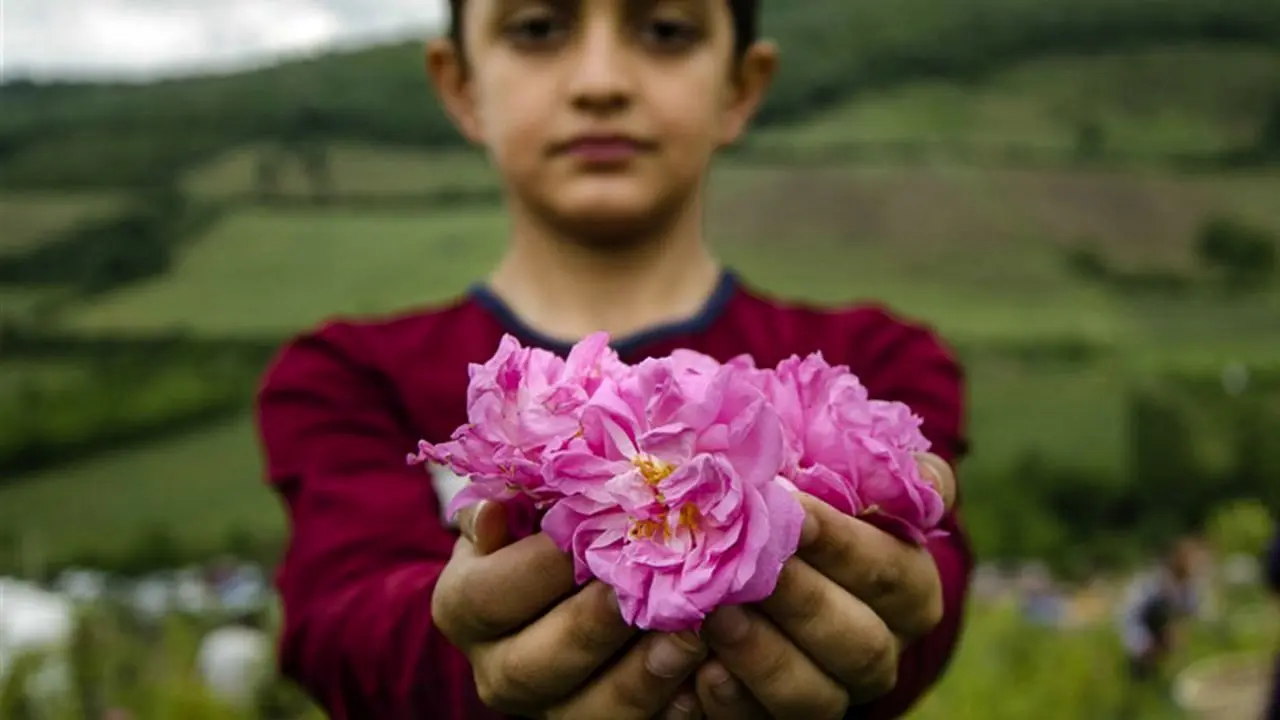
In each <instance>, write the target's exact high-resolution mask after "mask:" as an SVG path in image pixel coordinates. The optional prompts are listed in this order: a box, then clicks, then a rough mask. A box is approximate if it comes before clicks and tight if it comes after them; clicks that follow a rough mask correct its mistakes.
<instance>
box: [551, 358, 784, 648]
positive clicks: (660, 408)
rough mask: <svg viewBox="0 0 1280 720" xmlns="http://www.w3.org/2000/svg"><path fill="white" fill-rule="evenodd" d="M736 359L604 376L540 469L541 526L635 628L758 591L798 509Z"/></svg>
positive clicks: (768, 579)
mask: <svg viewBox="0 0 1280 720" xmlns="http://www.w3.org/2000/svg"><path fill="white" fill-rule="evenodd" d="M742 372H743V368H742V367H741V366H734V365H726V366H716V367H712V366H711V365H709V364H706V363H703V362H702V361H701V360H699V359H698V358H697V357H694V356H692V355H684V356H682V357H680V358H677V359H672V358H666V359H663V360H648V361H645V362H644V363H642V364H640V365H639V366H637V367H636V368H635V369H634V372H633V373H631V374H630V375H626V376H623V377H621V378H616V379H615V378H610V379H607V380H606V381H605V382H604V383H603V384H602V385H601V386H600V388H599V389H598V391H597V392H596V394H595V395H594V396H593V397H592V398H591V400H590V401H588V403H587V405H586V407H585V408H584V412H583V419H582V427H583V433H582V437H581V438H579V439H576V440H574V441H573V442H571V443H570V444H569V445H568V446H567V447H566V448H565V449H563V450H560V451H557V452H555V453H552V454H551V455H550V456H549V462H548V465H547V473H546V478H545V482H546V484H547V485H548V486H551V487H555V488H556V489H557V490H558V491H559V492H560V493H561V494H562V495H563V496H564V497H563V499H561V500H559V501H558V502H557V503H556V504H555V505H554V506H553V507H552V508H551V509H550V510H549V511H548V513H547V515H546V516H545V517H544V518H543V523H542V528H543V530H544V531H545V532H547V534H548V535H549V536H551V538H552V539H553V540H555V541H556V543H557V545H559V546H560V547H561V548H562V549H563V550H565V551H567V552H571V553H572V554H573V556H574V561H575V567H576V572H577V579H578V581H579V582H585V581H587V580H588V579H590V578H592V577H596V578H599V579H600V580H602V581H604V582H606V583H608V584H609V585H611V586H612V587H613V588H614V589H615V590H616V592H617V595H618V601H619V605H620V606H621V609H622V613H623V617H624V618H625V619H626V620H627V621H628V622H629V623H632V624H634V625H636V626H637V627H640V628H644V629H652V630H662V631H678V630H684V629H691V628H697V627H699V625H700V624H701V622H702V619H703V618H704V617H705V616H706V614H707V613H708V612H710V611H711V610H713V609H714V608H715V607H717V606H719V605H723V604H738V603H748V602H755V601H758V600H761V599H763V598H765V597H767V596H768V595H769V594H770V593H772V592H773V589H774V587H775V585H776V583H777V578H778V573H779V572H781V569H782V564H783V562H785V561H786V559H787V558H788V557H790V556H791V555H792V554H794V552H795V550H796V546H797V544H798V543H799V538H800V525H801V523H802V522H803V520H804V511H803V509H802V508H801V506H800V504H799V502H798V501H797V500H796V499H795V497H794V496H793V495H792V494H791V492H790V491H789V490H788V489H787V488H786V487H785V486H784V485H782V484H781V483H779V482H776V478H777V475H778V472H779V470H780V469H781V467H782V462H783V455H782V451H783V436H782V426H781V423H780V421H779V419H778V417H777V414H776V413H774V412H773V410H772V409H771V408H770V407H769V406H768V403H767V401H766V399H765V397H764V396H763V394H762V393H761V392H760V391H759V390H758V389H757V388H756V386H755V385H754V384H752V383H751V382H747V381H744V379H743V377H742Z"/></svg>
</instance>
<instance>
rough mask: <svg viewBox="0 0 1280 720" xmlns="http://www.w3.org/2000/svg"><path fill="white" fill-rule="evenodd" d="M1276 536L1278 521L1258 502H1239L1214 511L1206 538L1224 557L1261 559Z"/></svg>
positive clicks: (1207, 528)
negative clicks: (1248, 556)
mask: <svg viewBox="0 0 1280 720" xmlns="http://www.w3.org/2000/svg"><path fill="white" fill-rule="evenodd" d="M1274 532H1275V520H1273V519H1272V517H1271V513H1269V512H1267V508H1266V506H1265V505H1263V504H1262V502H1260V501H1258V500H1238V501H1235V502H1232V503H1228V504H1226V505H1223V506H1221V507H1219V508H1217V509H1215V510H1214V511H1213V513H1212V514H1211V515H1210V516H1209V521H1208V523H1206V535H1207V537H1208V538H1209V542H1210V544H1211V545H1212V546H1213V548H1214V550H1216V551H1218V552H1219V553H1223V554H1244V555H1252V556H1255V557H1256V556H1258V555H1260V554H1261V553H1262V552H1263V550H1264V549H1265V548H1266V546H1267V542H1268V541H1269V540H1270V539H1271V536H1272V534H1273V533H1274Z"/></svg>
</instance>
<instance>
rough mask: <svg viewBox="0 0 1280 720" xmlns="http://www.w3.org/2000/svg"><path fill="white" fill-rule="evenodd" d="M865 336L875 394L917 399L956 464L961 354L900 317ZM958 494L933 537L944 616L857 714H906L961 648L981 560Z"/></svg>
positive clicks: (878, 717)
mask: <svg viewBox="0 0 1280 720" xmlns="http://www.w3.org/2000/svg"><path fill="white" fill-rule="evenodd" d="M860 343H861V344H862V346H863V348H864V350H863V351H864V352H868V351H870V352H872V354H873V355H872V357H873V358H874V359H875V362H874V363H873V364H872V373H871V377H875V378H876V382H875V387H874V392H875V395H876V397H877V398H878V399H882V400H894V401H898V402H903V403H906V404H907V405H908V406H910V407H911V409H912V410H913V411H914V412H915V413H916V414H917V415H919V416H920V417H921V418H922V419H923V421H924V423H923V427H922V430H923V432H924V434H925V436H926V437H927V438H928V439H929V441H930V444H931V451H932V452H933V453H935V454H937V455H938V456H940V457H941V458H943V459H944V460H946V461H947V462H948V463H951V465H952V467H953V468H955V467H956V465H957V463H959V461H960V460H961V459H962V458H963V457H964V456H965V455H966V454H967V452H968V443H967V441H966V438H965V432H964V375H963V372H962V370H961V368H960V365H959V363H958V362H957V361H956V359H955V358H954V357H953V356H952V354H951V353H950V352H949V351H948V350H947V349H946V348H945V347H944V346H943V345H942V343H941V342H939V341H938V339H937V338H936V337H935V336H934V335H933V334H932V333H931V332H928V331H926V330H924V329H922V328H917V327H913V326H908V325H904V324H901V323H899V322H897V321H890V322H889V323H886V325H885V327H884V329H883V330H882V331H881V332H879V333H876V334H875V335H874V336H872V337H863V338H860ZM957 474H958V471H957ZM956 496H957V500H956V509H955V510H953V511H952V512H951V513H949V514H948V515H947V516H946V517H945V518H944V519H943V525H942V526H943V528H944V529H945V530H947V532H948V534H947V536H946V537H944V538H939V539H935V540H932V541H930V543H929V545H928V549H929V552H930V554H932V555H933V559H934V561H935V562H936V563H937V566H938V573H939V575H940V577H941V580H942V589H943V608H944V612H943V617H942V622H941V623H939V624H938V626H937V627H936V628H935V629H934V630H933V632H932V633H930V634H929V635H926V636H925V637H923V638H920V639H919V640H917V641H916V642H914V643H913V644H912V645H910V646H909V647H907V648H906V650H905V651H904V652H903V654H902V657H901V660H900V662H899V668H898V683H897V686H896V687H895V688H894V690H893V691H892V692H890V693H889V694H888V695H886V696H884V697H882V698H880V699H879V700H877V701H875V702H873V703H871V704H869V705H867V706H864V707H859V708H855V709H853V710H852V711H851V713H850V716H851V717H856V718H870V719H872V720H885V719H888V718H897V717H901V716H903V715H905V714H906V713H907V711H909V710H910V709H911V708H912V706H914V705H915V703H916V702H918V701H919V700H920V699H921V698H922V697H923V696H924V695H925V693H927V692H928V691H929V689H930V688H932V687H933V685H934V683H936V682H937V681H938V679H939V678H940V677H941V676H942V674H943V672H944V671H945V670H946V668H947V665H948V663H949V662H950V660H951V657H952V655H953V654H954V652H955V649H956V646H957V645H958V642H959V638H960V633H961V627H962V625H963V623H964V614H965V604H966V600H967V598H968V591H969V580H970V576H971V574H972V570H973V565H974V558H973V553H972V550H971V548H970V546H969V542H968V539H967V537H966V535H965V533H964V529H963V527H962V525H961V523H960V519H959V516H958V514H957V510H958V508H959V504H960V500H959V498H960V497H961V493H960V489H959V488H957V492H956Z"/></svg>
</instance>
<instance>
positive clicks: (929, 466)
mask: <svg viewBox="0 0 1280 720" xmlns="http://www.w3.org/2000/svg"><path fill="white" fill-rule="evenodd" d="M916 461H917V462H918V463H919V464H920V475H921V476H922V477H923V478H924V479H925V481H926V482H928V483H929V484H931V485H933V489H934V490H937V491H938V494H939V495H941V496H942V503H943V504H944V505H945V506H946V508H947V510H950V509H951V508H953V507H955V504H956V474H955V471H953V470H952V469H951V466H950V465H949V464H947V461H946V460H943V459H942V458H940V457H938V456H937V455H934V454H933V453H920V454H918V455H916Z"/></svg>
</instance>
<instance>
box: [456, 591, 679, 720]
mask: <svg viewBox="0 0 1280 720" xmlns="http://www.w3.org/2000/svg"><path fill="white" fill-rule="evenodd" d="M636 632H637V631H636V629H635V628H633V627H631V626H629V625H627V623H626V622H625V621H624V620H623V619H622V613H621V612H619V610H618V602H617V600H616V599H615V598H614V595H613V591H612V590H611V589H610V588H609V586H608V585H605V584H603V583H600V582H591V583H588V584H587V585H586V586H584V587H583V588H582V590H580V591H578V592H577V593H575V594H574V595H573V596H571V597H569V598H566V599H565V600H564V602H561V603H560V604H559V605H556V606H555V607H554V608H552V609H551V611H550V612H548V613H547V614H546V615H543V616H542V617H540V618H538V619H537V620H535V621H534V622H533V623H532V624H530V625H529V626H528V627H526V628H524V629H523V630H521V631H520V632H518V633H516V634H515V635H512V636H510V637H508V638H504V639H503V640H500V641H498V642H496V643H493V644H492V645H490V646H488V647H484V648H480V649H478V650H477V651H476V652H475V653H473V656H472V664H473V666H474V668H475V671H476V681H477V684H478V686H479V687H480V691H481V696H482V697H486V698H487V702H490V703H492V704H491V705H490V706H491V707H494V708H496V709H499V710H505V711H508V712H520V711H522V710H524V709H527V708H540V707H546V706H547V705H548V704H550V703H551V702H552V701H554V700H556V699H558V698H562V697H565V696H566V695H569V694H570V693H572V692H573V691H574V690H576V689H577V688H579V687H580V686H581V685H582V684H583V683H585V682H586V681H587V679H588V678H590V677H591V676H592V675H593V674H595V673H596V672H597V671H599V669H600V667H601V666H602V665H604V664H606V663H607V662H608V661H609V660H610V659H611V658H612V657H614V656H615V655H616V654H618V651H619V650H621V649H622V648H623V647H624V646H626V644H627V641H628V640H630V639H631V638H632V637H633V636H634V635H635V634H636ZM671 695H674V691H673V692H672V693H671ZM670 700H671V696H668V697H667V698H665V700H664V701H663V703H662V705H659V706H658V708H659V709H661V708H662V707H664V706H665V705H666V703H667V702H669V701H670Z"/></svg>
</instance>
